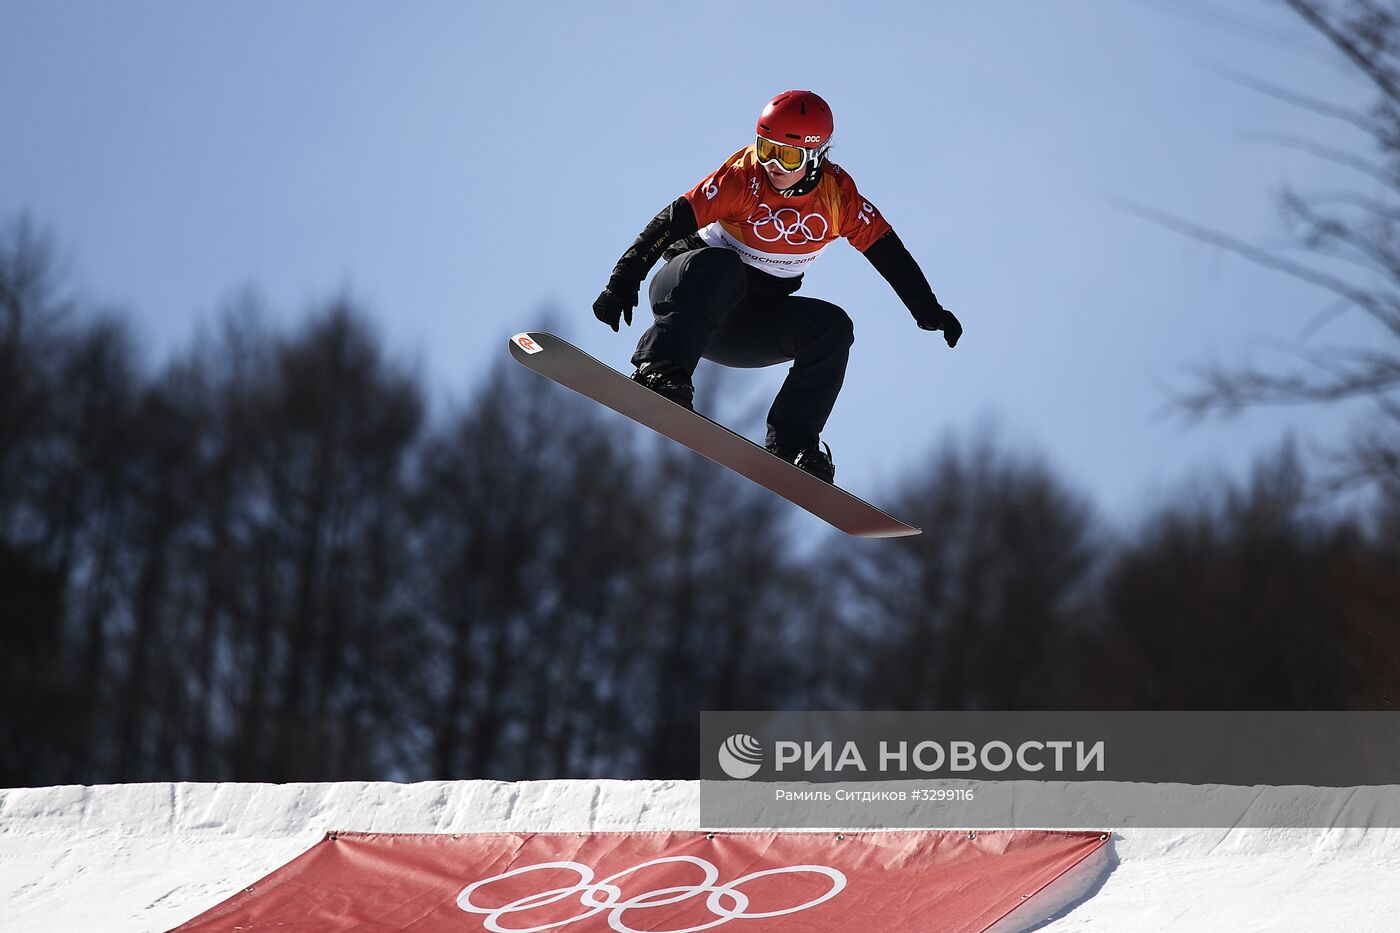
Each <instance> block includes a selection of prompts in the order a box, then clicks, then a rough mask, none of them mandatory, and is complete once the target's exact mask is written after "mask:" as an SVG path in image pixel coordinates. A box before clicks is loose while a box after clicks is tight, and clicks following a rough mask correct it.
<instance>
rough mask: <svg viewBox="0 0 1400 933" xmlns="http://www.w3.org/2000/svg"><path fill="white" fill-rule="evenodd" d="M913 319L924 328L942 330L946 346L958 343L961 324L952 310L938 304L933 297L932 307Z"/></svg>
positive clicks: (953, 345)
mask: <svg viewBox="0 0 1400 933" xmlns="http://www.w3.org/2000/svg"><path fill="white" fill-rule="evenodd" d="M914 320H915V322H917V323H918V325H919V326H920V327H922V328H923V329H924V330H941V331H943V339H944V340H946V341H947V342H948V346H950V347H956V346H957V345H958V338H959V337H961V336H962V324H960V323H958V319H957V318H955V317H954V316H953V312H951V311H949V310H948V309H947V308H945V307H943V306H942V305H941V304H939V303H938V300H937V299H934V302H933V307H932V308H930V309H928V310H927V311H925V312H923V313H921V314H919V315H918V316H916V317H915V318H914Z"/></svg>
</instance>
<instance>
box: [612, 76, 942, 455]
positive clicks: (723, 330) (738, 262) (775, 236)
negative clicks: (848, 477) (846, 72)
mask: <svg viewBox="0 0 1400 933" xmlns="http://www.w3.org/2000/svg"><path fill="white" fill-rule="evenodd" d="M833 125H834V124H833V120H832V116H831V108H830V107H828V106H827V104H826V101H824V100H822V99H821V98H820V97H818V96H817V95H816V94H814V93H812V92H811V91H786V92H784V93H782V94H779V95H778V96H777V97H775V98H773V100H772V101H770V102H769V103H768V105H767V106H766V107H764V108H763V112H762V113H761V114H760V115H759V117H758V127H757V131H758V138H757V140H756V141H755V142H754V144H753V145H750V146H745V147H744V148H743V149H740V150H739V151H738V152H736V153H734V155H732V156H730V157H729V158H728V159H727V160H725V163H724V164H723V165H722V166H721V167H720V168H719V169H718V170H717V171H715V172H714V173H713V174H711V175H709V176H708V177H706V178H704V179H703V180H702V181H701V182H700V183H699V184H697V185H696V186H695V187H694V188H692V189H691V190H690V191H688V192H686V193H685V194H684V195H682V196H681V197H679V198H677V199H676V200H675V201H674V202H673V203H671V204H670V205H668V206H667V207H666V208H665V209H663V210H662V211H661V213H659V214H657V215H656V216H655V217H654V218H652V220H651V222H650V223H649V224H647V226H646V229H644V230H643V231H642V233H641V235H640V236H638V237H637V240H636V242H635V243H633V244H632V246H631V248H630V249H628V250H627V252H625V253H623V255H622V258H621V259H619V260H618V262H617V265H616V266H615V267H614V268H613V271H612V275H611V276H610V277H609V279H608V284H607V287H605V288H604V289H603V291H602V294H600V295H599V296H598V300H597V301H595V302H594V303H593V313H594V315H596V316H597V318H598V320H600V321H602V322H603V323H604V324H607V325H609V326H611V327H612V329H613V330H614V331H616V330H617V329H618V322H619V321H620V320H623V319H625V320H626V322H627V323H628V324H629V325H630V324H631V323H632V309H633V308H635V307H636V306H637V298H638V292H639V290H640V288H641V284H642V281H643V280H644V279H645V278H646V277H647V275H648V273H650V271H651V268H652V266H654V265H655V264H656V261H657V260H658V259H660V258H664V259H665V260H666V265H665V266H664V267H663V268H662V269H661V271H660V272H658V273H657V274H656V276H655V278H653V279H652V282H651V287H650V289H649V291H648V296H649V298H650V299H651V308H652V314H653V316H654V319H655V320H654V322H653V323H652V326H651V327H649V328H647V330H646V332H645V333H644V334H642V337H641V340H640V341H638V343H637V352H636V353H634V354H633V356H632V363H633V364H634V365H635V366H636V367H637V370H636V372H634V373H633V374H632V378H633V379H635V380H636V381H637V382H639V383H641V384H642V385H644V386H646V387H647V388H649V389H651V390H653V391H655V392H657V393H659V394H661V395H663V396H665V397H666V398H669V399H671V400H672V401H674V402H677V403H679V404H681V405H684V406H685V407H687V408H691V407H692V402H693V398H694V394H695V390H694V386H693V385H692V383H691V374H692V373H693V372H694V371H695V367H696V366H697V365H699V362H700V359H701V357H704V358H705V359H707V360H711V361H713V362H715V363H719V364H721V365H724V366H737V367H755V366H771V365H774V364H776V363H784V362H791V363H792V364H793V365H792V368H791V369H790V370H789V372H788V375H787V379H786V380H785V381H784V382H783V386H782V388H781V389H780V390H779V392H778V396H777V398H776V399H775V400H774V401H773V407H772V408H771V409H770V410H769V412H768V433H767V440H766V444H765V446H766V448H767V449H768V450H769V451H770V452H771V453H773V454H775V455H777V456H778V457H781V458H782V459H784V460H787V461H788V462H790V463H793V464H795V465H797V466H798V467H800V468H802V469H803V470H805V471H806V472H808V473H811V474H813V475H814V476H817V477H820V478H821V479H824V480H826V481H827V482H828V483H830V482H833V480H834V478H835V474H836V469H835V467H834V466H833V465H832V462H831V452H830V447H827V449H826V450H825V451H823V450H822V449H821V448H822V445H821V444H820V443H819V438H820V435H821V432H822V429H823V428H824V427H825V426H826V420H827V418H828V416H829V415H830V414H831V409H832V407H833V406H834V405H835V403H836V396H837V395H838V394H839V393H840V391H841V383H842V381H843V379H844V378H845V373H846V361H847V359H848V357H849V355H850V347H851V344H852V343H853V342H854V340H855V337H854V330H853V326H852V324H851V319H850V317H849V316H848V315H847V314H846V312H845V311H843V310H842V309H841V308H838V307H837V306H836V305H834V304H831V303H830V302H826V301H821V300H820V299H817V298H806V297H798V296H797V295H796V294H795V293H796V292H797V290H798V288H800V287H801V284H802V273H803V272H804V271H805V270H806V268H807V265H808V264H809V263H810V262H811V261H812V260H813V259H815V258H816V257H817V255H818V254H819V253H820V252H821V251H822V250H823V249H825V248H826V246H827V245H828V244H829V243H831V242H832V241H834V240H836V239H837V238H838V237H845V238H846V239H848V240H850V241H851V244H852V245H853V246H855V248H856V249H858V250H860V252H861V253H862V254H864V256H865V257H866V258H867V259H869V260H870V262H871V264H872V265H874V266H875V268H876V270H878V271H879V273H880V274H881V275H882V276H883V277H884V278H885V279H886V280H887V281H888V282H889V283H890V285H891V286H892V287H893V288H894V290H895V293H896V294H897V295H898V296H899V298H900V299H901V300H902V301H903V302H904V304H905V306H906V307H908V309H909V311H910V313H912V314H913V316H914V320H915V321H916V322H917V323H918V325H919V327H921V328H923V329H924V330H941V331H942V332H943V338H944V340H945V341H946V342H947V344H948V346H950V347H953V346H956V345H957V342H958V338H959V337H961V336H962V325H961V324H960V323H958V319H957V318H956V317H954V316H953V314H952V312H951V311H949V310H948V309H947V308H944V307H943V306H942V305H941V304H939V302H938V298H937V297H935V296H934V293H933V289H932V288H930V287H929V284H928V280H927V279H925V278H924V274H923V272H922V271H921V270H920V269H919V266H918V263H916V262H915V261H914V257H913V256H911V255H910V254H909V251H908V250H907V249H906V248H905V246H904V244H903V243H902V242H901V241H900V239H899V236H898V235H897V234H896V233H895V232H894V230H893V229H892V228H891V227H890V225H889V224H888V223H887V222H886V221H885V219H884V217H882V216H881V215H880V213H879V212H878V211H876V210H875V208H874V207H873V206H872V205H871V204H870V202H869V201H867V200H865V199H864V198H862V197H861V195H860V192H859V191H857V190H856V184H855V182H854V181H853V180H852V179H851V176H850V175H848V174H846V172H845V171H844V170H842V168H841V166H839V165H837V164H836V163H835V162H830V161H828V160H827V158H826V155H827V150H828V149H829V148H830V146H831V133H832V129H833Z"/></svg>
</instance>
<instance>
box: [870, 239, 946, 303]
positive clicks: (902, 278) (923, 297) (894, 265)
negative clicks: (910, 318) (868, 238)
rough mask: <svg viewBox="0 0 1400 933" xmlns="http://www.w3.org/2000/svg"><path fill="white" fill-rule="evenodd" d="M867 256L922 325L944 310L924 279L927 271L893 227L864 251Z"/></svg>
mask: <svg viewBox="0 0 1400 933" xmlns="http://www.w3.org/2000/svg"><path fill="white" fill-rule="evenodd" d="M864 255H865V258H866V259H869V260H870V264H871V265H872V266H874V267H875V269H876V271H878V272H879V273H880V275H882V276H884V278H885V281H886V282H889V283H890V286H891V287H892V288H893V289H894V292H895V294H896V295H898V296H899V300H900V301H902V302H904V306H905V307H906V308H908V309H909V313H910V314H912V315H914V320H916V321H918V322H919V323H920V324H924V323H928V322H933V321H936V320H938V319H939V317H941V315H942V313H943V305H941V304H939V302H938V296H936V295H934V293H933V288H932V287H931V286H930V285H929V284H928V279H926V278H924V272H923V270H922V269H920V268H919V264H918V263H917V262H915V261H914V257H913V256H911V255H910V254H909V250H908V249H907V248H905V246H904V242H903V241H902V240H900V238H899V234H897V233H895V232H894V231H893V230H891V231H889V232H888V233H886V234H885V235H884V236H882V237H880V239H878V240H876V241H875V243H874V244H873V245H872V246H871V247H870V248H869V249H867V250H866V251H865V254H864Z"/></svg>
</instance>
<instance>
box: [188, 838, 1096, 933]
mask: <svg viewBox="0 0 1400 933" xmlns="http://www.w3.org/2000/svg"><path fill="white" fill-rule="evenodd" d="M1107 838H1108V837H1107V835H1106V834H1100V833H1082V832H1032V831H1004V832H978V833H969V832H966V831H947V830H940V831H927V832H925V831H918V832H867V833H846V834H836V833H810V832H786V833H778V832H737V833H710V834H707V833H700V832H650V833H647V832H635V833H634V832H624V833H577V834H574V833H530V834H523V833H522V834H514V833H472V834H462V835H394V834H378V833H330V834H328V835H327V836H326V838H325V839H324V840H322V841H321V842H319V843H317V844H316V845H315V846H313V847H312V848H310V849H308V850H307V851H306V852H304V853H302V854H301V855H299V856H297V858H295V859H293V860H292V861H290V862H288V863H287V864H286V865H284V866H282V867H281V868H279V869H278V870H277V871H275V872H273V873H272V874H270V875H268V876H267V877H266V878H264V879H263V880H261V881H259V882H257V883H255V884H254V885H252V886H251V887H250V888H247V889H246V890H244V891H242V892H240V893H238V894H236V895H234V896H233V897H231V898H229V899H228V900H227V901H225V902H224V903H222V904H220V905H219V906H217V907H215V908H214V909H212V910H210V911H208V912H206V913H204V914H202V915H200V916H199V917H196V918H195V919H193V920H191V921H189V922H188V923H186V924H185V925H184V926H181V927H180V928H179V929H180V930H181V931H195V930H202V931H211V930H232V929H238V930H271V929H277V930H284V931H285V930H316V931H318V933H320V931H335V930H400V929H408V928H412V929H413V930H416V931H424V933H433V931H439V930H440V931H444V933H446V931H452V933H460V931H463V930H488V931H491V933H543V931H546V930H560V931H563V933H593V931H600V933H606V931H616V933H632V931H637V933H641V931H648V933H663V931H664V933H698V931H701V930H711V929H720V930H722V931H724V933H739V931H745V930H747V931H751V933H760V931H761V933H797V931H804V933H830V931H835V930H848V931H858V933H870V931H876V930H878V931H881V933H915V931H918V933H927V931H929V930H938V931H939V933H980V931H983V930H986V929H987V928H988V927H990V926H991V925H992V924H994V923H995V922H996V921H998V920H1000V919H1001V918H1003V917H1005V916H1006V915H1007V914H1009V913H1010V912H1011V911H1012V910H1015V909H1016V908H1017V907H1019V906H1021V905H1022V904H1025V903H1026V902H1027V900H1028V899H1029V898H1031V897H1033V896H1034V895H1035V894H1036V893H1037V892H1039V891H1041V890H1043V889H1044V888H1045V887H1046V886H1047V885H1048V884H1050V883H1051V882H1052V881H1054V880H1055V879H1056V878H1059V877H1060V876H1061V875H1063V874H1064V873H1065V872H1066V871H1068V870H1069V869H1070V868H1072V867H1074V866H1075V865H1077V864H1078V863H1079V862H1080V861H1082V860H1083V859H1085V858H1086V857H1088V856H1089V855H1090V854H1092V853H1093V852H1094V851H1096V850H1097V849H1098V848H1099V847H1100V846H1102V845H1103V844H1104V842H1105V841H1106V839H1107ZM754 921H761V922H754Z"/></svg>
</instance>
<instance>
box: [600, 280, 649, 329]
mask: <svg viewBox="0 0 1400 933" xmlns="http://www.w3.org/2000/svg"><path fill="white" fill-rule="evenodd" d="M638 288H639V286H637V285H633V286H631V287H630V288H629V287H628V286H626V285H621V284H619V283H616V282H609V283H608V284H607V287H606V288H604V289H603V293H602V294H601V295H599V296H598V300H597V301H595V302H593V316H594V317H596V318H597V319H598V320H600V321H602V322H603V323H604V324H606V325H608V326H609V327H611V328H612V329H613V330H614V331H615V330H617V322H618V320H619V319H625V320H626V321H627V326H628V327H631V326H632V309H633V308H635V307H637V290H638Z"/></svg>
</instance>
